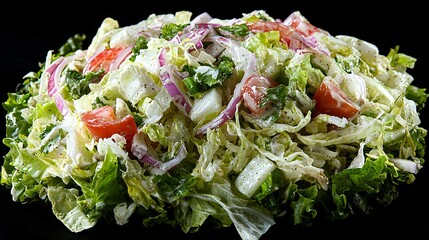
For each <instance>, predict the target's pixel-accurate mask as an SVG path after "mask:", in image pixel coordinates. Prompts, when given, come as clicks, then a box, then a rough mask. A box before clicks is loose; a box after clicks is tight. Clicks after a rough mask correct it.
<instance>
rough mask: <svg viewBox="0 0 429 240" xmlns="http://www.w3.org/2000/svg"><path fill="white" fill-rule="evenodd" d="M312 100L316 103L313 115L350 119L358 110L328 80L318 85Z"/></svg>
mask: <svg viewBox="0 0 429 240" xmlns="http://www.w3.org/2000/svg"><path fill="white" fill-rule="evenodd" d="M313 99H314V100H315V101H316V111H315V115H317V114H320V113H324V114H329V115H333V116H337V117H345V118H351V117H353V116H355V114H356V113H358V112H359V110H360V107H359V106H358V105H357V104H356V103H355V102H353V101H352V100H351V99H350V98H349V97H348V96H347V95H346V94H345V93H344V92H343V91H342V90H341V89H340V88H339V87H338V85H337V84H335V82H333V81H332V80H330V79H329V80H324V81H323V82H322V83H321V84H320V86H319V88H318V89H317V90H316V92H315V93H314V96H313Z"/></svg>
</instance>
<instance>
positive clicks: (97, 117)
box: [81, 106, 137, 150]
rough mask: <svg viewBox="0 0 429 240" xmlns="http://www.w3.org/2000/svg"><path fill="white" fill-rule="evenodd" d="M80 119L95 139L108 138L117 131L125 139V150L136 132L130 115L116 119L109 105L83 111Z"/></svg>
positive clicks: (129, 146) (128, 147) (134, 123)
mask: <svg viewBox="0 0 429 240" xmlns="http://www.w3.org/2000/svg"><path fill="white" fill-rule="evenodd" d="M81 119H82V121H83V122H84V124H85V126H86V127H87V128H88V130H89V131H90V132H91V133H92V135H93V136H94V138H95V139H97V140H98V139H100V138H109V137H111V136H112V135H113V134H115V133H117V134H120V135H122V136H123V137H125V139H126V140H127V150H130V149H131V143H132V140H133V137H134V135H135V134H136V133H137V125H136V122H135V121H134V117H133V116H132V115H127V116H126V117H124V118H122V119H117V118H116V115H115V112H114V111H113V108H112V107H111V106H103V107H100V108H96V109H94V110H91V111H88V112H84V113H83V114H82V115H81Z"/></svg>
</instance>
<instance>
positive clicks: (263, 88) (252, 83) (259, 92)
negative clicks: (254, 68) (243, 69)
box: [241, 74, 278, 115]
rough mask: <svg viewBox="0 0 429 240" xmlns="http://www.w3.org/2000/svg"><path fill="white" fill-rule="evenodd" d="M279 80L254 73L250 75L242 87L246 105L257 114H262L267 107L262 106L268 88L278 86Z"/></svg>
mask: <svg viewBox="0 0 429 240" xmlns="http://www.w3.org/2000/svg"><path fill="white" fill-rule="evenodd" d="M277 85H278V84H277V82H275V81H273V80H271V79H270V78H268V77H266V76H262V75H257V74H253V75H251V76H250V77H248V78H247V79H246V80H245V82H244V85H243V88H242V90H241V91H242V96H243V101H244V105H246V107H247V108H248V109H249V110H250V112H251V113H253V114H255V115H261V114H262V113H264V112H265V111H266V110H267V109H266V108H261V106H260V104H261V101H262V99H263V98H264V97H265V96H266V95H267V89H268V88H272V87H274V86H277Z"/></svg>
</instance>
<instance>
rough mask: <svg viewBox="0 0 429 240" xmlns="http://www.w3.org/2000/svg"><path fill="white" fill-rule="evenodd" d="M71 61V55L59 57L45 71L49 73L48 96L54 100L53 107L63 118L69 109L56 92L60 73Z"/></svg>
mask: <svg viewBox="0 0 429 240" xmlns="http://www.w3.org/2000/svg"><path fill="white" fill-rule="evenodd" d="M72 60H73V55H71V56H67V57H59V58H58V59H57V60H55V61H54V62H53V63H52V64H51V65H50V66H49V68H48V69H47V70H46V71H47V72H48V73H49V75H50V76H49V80H48V95H49V96H50V97H53V98H54V101H55V105H56V106H57V108H58V110H59V111H60V112H61V114H62V115H63V116H65V115H67V113H68V112H69V111H70V109H69V108H68V106H67V103H66V100H65V99H64V98H63V96H62V95H61V94H60V92H58V88H59V86H60V80H61V73H62V72H63V70H64V68H65V67H66V66H67V64H69V63H70V62H71V61H72Z"/></svg>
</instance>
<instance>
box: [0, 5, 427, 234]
mask: <svg viewBox="0 0 429 240" xmlns="http://www.w3.org/2000/svg"><path fill="white" fill-rule="evenodd" d="M85 40H86V35H84V34H76V35H74V36H72V37H70V38H69V39H68V40H67V42H66V43H65V44H64V45H63V46H61V47H60V48H59V49H58V50H56V51H54V50H51V51H48V53H47V55H46V59H45V60H44V62H42V63H40V69H39V70H38V71H32V72H29V73H28V74H26V75H25V76H24V77H23V82H22V83H20V84H19V85H18V87H17V90H16V92H10V93H8V97H7V100H6V101H5V102H3V107H4V108H5V109H6V111H7V114H6V136H5V137H4V138H3V144H4V145H6V146H7V147H8V148H9V151H8V152H7V154H5V156H4V162H3V165H2V167H1V185H2V186H3V187H5V188H8V189H10V193H11V197H12V199H13V201H16V202H21V203H29V202H37V201H40V202H44V203H47V204H49V205H50V206H51V207H52V211H53V214H54V215H55V216H56V217H57V218H58V220H59V221H61V222H62V223H63V224H64V225H65V226H66V227H67V228H68V229H69V230H70V231H71V232H76V233H77V232H82V231H85V230H87V229H90V228H92V227H94V226H95V225H96V224H97V222H98V221H102V220H108V219H109V220H114V221H115V223H116V224H118V225H125V224H127V223H128V222H129V221H130V220H131V217H132V216H138V217H139V218H140V219H142V225H144V227H151V226H154V225H157V224H169V225H172V226H174V227H177V228H180V229H181V230H182V231H183V232H184V233H192V232H197V231H198V230H199V229H200V228H201V226H203V225H212V226H213V228H220V227H235V229H236V230H237V232H238V234H239V235H240V237H241V238H242V239H259V238H261V237H262V236H263V235H264V234H265V233H266V232H267V231H268V230H269V229H270V228H271V227H272V226H273V225H274V224H275V223H276V221H277V220H278V219H280V218H282V219H288V220H290V223H291V224H292V225H297V226H298V225H307V224H311V222H312V221H315V220H316V219H319V218H323V219H326V220H328V221H334V220H341V219H345V218H348V217H350V216H351V215H353V214H368V213H370V212H371V210H372V209H373V208H375V207H383V206H387V205H389V204H390V203H391V202H393V201H394V200H395V199H396V198H397V197H398V195H399V192H398V186H399V185H402V184H411V183H413V181H414V180H415V178H416V175H417V174H418V173H419V171H420V169H422V167H423V165H424V162H425V160H424V154H425V137H426V135H427V130H426V129H424V128H422V127H421V126H420V123H421V120H420V112H421V111H422V109H423V108H424V106H425V102H426V99H427V97H428V94H427V93H426V89H425V88H419V87H417V86H415V85H413V81H414V78H413V76H411V75H410V74H409V73H407V70H408V69H412V68H414V66H415V63H416V59H415V58H413V57H412V56H409V55H406V54H404V53H401V52H400V49H399V46H395V47H393V48H391V49H390V51H388V52H387V53H386V54H385V55H383V54H381V53H379V50H378V48H377V47H376V46H375V45H374V44H371V43H369V42H367V41H365V40H362V39H359V38H356V37H353V36H348V35H336V36H334V35H331V34H330V33H329V32H328V31H326V30H324V29H321V28H319V27H317V26H315V25H313V24H312V23H310V22H309V21H308V20H307V19H306V18H305V17H304V16H303V15H302V14H301V13H300V12H299V11H295V12H292V13H291V14H290V15H289V16H287V17H286V18H284V19H277V18H273V17H272V16H270V15H269V14H268V13H267V12H265V11H264V10H255V11H252V12H250V13H243V14H242V16H241V17H237V18H232V19H218V18H214V17H212V16H211V15H209V14H208V13H207V12H205V13H201V14H199V15H197V16H193V14H192V13H191V12H189V11H178V12H176V13H174V14H173V13H171V14H152V15H150V16H148V18H147V19H145V20H142V21H141V22H138V23H137V24H135V25H130V26H125V27H120V26H119V23H118V21H117V20H115V19H112V18H106V19H104V21H103V22H102V23H101V26H100V27H99V28H98V30H97V32H96V34H95V36H94V37H93V38H92V40H91V41H90V43H89V44H88V47H84V46H85V45H84V43H85Z"/></svg>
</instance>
